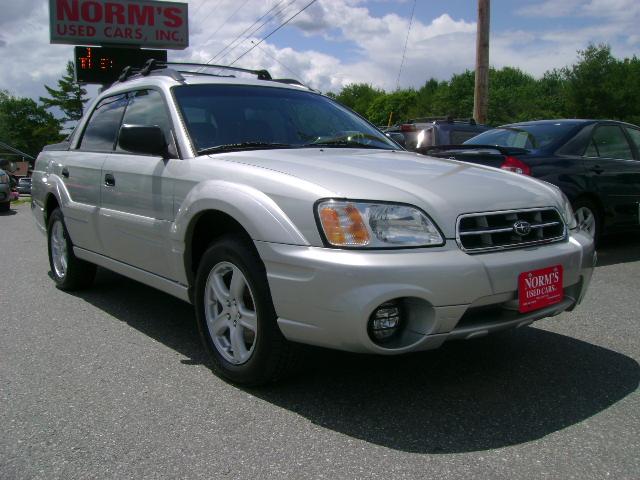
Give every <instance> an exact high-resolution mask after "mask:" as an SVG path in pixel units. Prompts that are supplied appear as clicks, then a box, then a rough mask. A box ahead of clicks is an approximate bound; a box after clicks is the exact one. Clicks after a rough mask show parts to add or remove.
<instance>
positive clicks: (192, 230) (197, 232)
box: [184, 209, 253, 295]
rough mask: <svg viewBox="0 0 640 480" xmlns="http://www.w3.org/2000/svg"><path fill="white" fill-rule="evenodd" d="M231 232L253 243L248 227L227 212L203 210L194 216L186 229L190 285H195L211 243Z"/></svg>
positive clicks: (187, 267)
mask: <svg viewBox="0 0 640 480" xmlns="http://www.w3.org/2000/svg"><path fill="white" fill-rule="evenodd" d="M229 234H238V235H242V236H244V237H246V238H247V239H248V240H250V241H251V243H253V241H252V239H251V235H250V234H249V232H248V231H247V229H246V228H245V227H244V226H243V225H242V224H240V222H238V221H237V220H236V219H235V218H233V217H232V216H231V215H229V214H228V213H226V212H223V211H221V210H214V209H211V210H203V211H201V212H199V213H198V214H197V215H195V216H194V217H193V219H192V220H191V222H190V223H189V225H188V227H187V229H186V231H185V250H184V268H185V272H186V274H187V280H188V282H189V285H194V282H195V276H196V272H197V270H198V265H199V264H200V260H201V259H202V256H203V255H204V252H205V251H206V250H207V248H208V247H209V245H211V244H212V243H213V242H214V241H215V240H217V239H218V238H220V237H222V236H224V235H229ZM190 295H191V293H190Z"/></svg>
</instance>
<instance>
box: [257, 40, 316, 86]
mask: <svg viewBox="0 0 640 480" xmlns="http://www.w3.org/2000/svg"><path fill="white" fill-rule="evenodd" d="M251 43H255V42H254V41H253V40H251ZM256 46H257V47H258V48H259V49H260V50H261V51H262V52H263V53H264V54H265V55H266V56H267V57H270V58H272V59H273V60H275V61H276V62H278V63H279V64H280V65H281V66H282V67H284V68H285V69H286V70H288V71H289V72H291V73H293V76H294V77H297V78H299V79H300V80H304V79H303V77H302V75H300V74H299V73H296V72H294V71H293V70H291V69H290V68H289V67H287V66H286V65H285V64H284V63H282V62H281V61H280V60H278V59H277V58H276V57H275V56H273V55H271V53H269V52H268V51H267V50H266V49H265V48H263V47H261V46H259V45H256Z"/></svg>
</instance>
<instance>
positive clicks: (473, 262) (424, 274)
mask: <svg viewBox="0 0 640 480" xmlns="http://www.w3.org/2000/svg"><path fill="white" fill-rule="evenodd" d="M256 246H257V248H258V251H259V253H260V256H261V258H262V259H263V261H264V263H265V266H266V269H267V277H268V280H269V287H270V289H271V295H272V298H273V303H274V305H275V308H276V312H277V314H278V325H279V326H280V329H281V330H282V333H283V334H284V336H285V337H286V338H288V339H289V340H292V341H296V342H300V343H307V344H312V345H319V346H323V347H329V348H335V349H340V350H347V351H352V352H362V353H365V352H367V353H380V354H397V353H404V352H410V351H418V350H427V349H431V348H436V347H438V346H440V345H441V344H442V343H443V342H444V341H446V340H449V339H454V338H456V339H457V338H471V337H476V336H480V335H485V334H487V333H489V332H491V331H494V330H500V329H504V328H510V327H515V326H522V325H527V324H529V323H531V322H533V321H535V320H539V319H541V318H544V317H549V316H553V315H557V314H559V313H561V312H563V311H565V310H568V309H572V308H573V307H575V305H577V304H579V303H580V302H581V300H582V298H583V297H584V294H585V292H586V290H587V287H588V285H589V282H590V281H591V275H592V273H593V268H594V265H595V261H596V254H595V250H594V245H593V241H592V239H591V238H590V237H588V236H587V235H585V234H583V233H581V232H571V235H570V237H569V239H568V240H567V241H563V242H558V243H554V244H549V245H540V246H535V247H530V248H524V249H518V250H509V251H501V252H493V253H484V254H477V255H469V254H466V253H464V252H462V251H461V250H460V249H459V248H458V246H457V244H456V243H455V241H453V240H449V241H447V243H446V245H444V246H443V247H438V248H429V249H414V250H382V251H380V250H379V251H353V250H350V251H348V250H335V249H327V248H318V247H303V246H294V245H283V244H274V243H266V242H256ZM557 264H561V265H562V266H563V269H564V278H563V286H564V290H565V298H564V300H563V301H562V302H560V303H558V304H555V305H552V306H549V307H546V308H544V309H541V310H537V311H534V312H530V313H527V314H520V313H519V312H518V311H517V298H518V292H517V288H518V275H519V274H520V273H521V272H524V271H529V270H536V269H540V268H545V267H548V266H551V265H557ZM399 298H402V299H404V300H403V302H404V304H405V306H406V308H405V310H406V311H407V318H408V321H407V324H406V327H405V328H404V330H403V333H402V335H401V336H400V337H399V339H398V340H397V341H395V342H394V343H392V344H390V345H387V346H384V347H383V346H380V345H378V344H376V343H374V342H373V341H372V340H371V339H370V338H369V335H368V333H367V323H368V320H369V317H370V315H371V313H372V312H373V311H374V310H375V309H376V308H377V307H378V306H379V305H380V304H382V303H384V302H386V301H389V300H394V299H399Z"/></svg>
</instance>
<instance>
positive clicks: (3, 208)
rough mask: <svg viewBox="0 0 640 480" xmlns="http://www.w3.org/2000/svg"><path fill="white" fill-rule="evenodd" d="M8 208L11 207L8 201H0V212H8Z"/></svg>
mask: <svg viewBox="0 0 640 480" xmlns="http://www.w3.org/2000/svg"><path fill="white" fill-rule="evenodd" d="M10 208H11V203H10V202H3V203H0V212H8V211H9V209H10Z"/></svg>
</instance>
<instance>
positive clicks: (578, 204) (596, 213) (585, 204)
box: [573, 198, 602, 242]
mask: <svg viewBox="0 0 640 480" xmlns="http://www.w3.org/2000/svg"><path fill="white" fill-rule="evenodd" d="M580 208H587V209H589V210H590V211H591V213H592V215H593V219H594V221H595V222H596V230H595V235H594V236H593V240H594V242H597V241H598V240H599V239H600V235H601V232H602V215H601V213H600V210H599V209H598V207H597V206H596V205H595V204H594V203H593V202H592V201H590V200H587V199H585V198H579V199H578V200H576V201H575V203H574V204H573V211H574V212H577V211H578V209H580Z"/></svg>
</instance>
